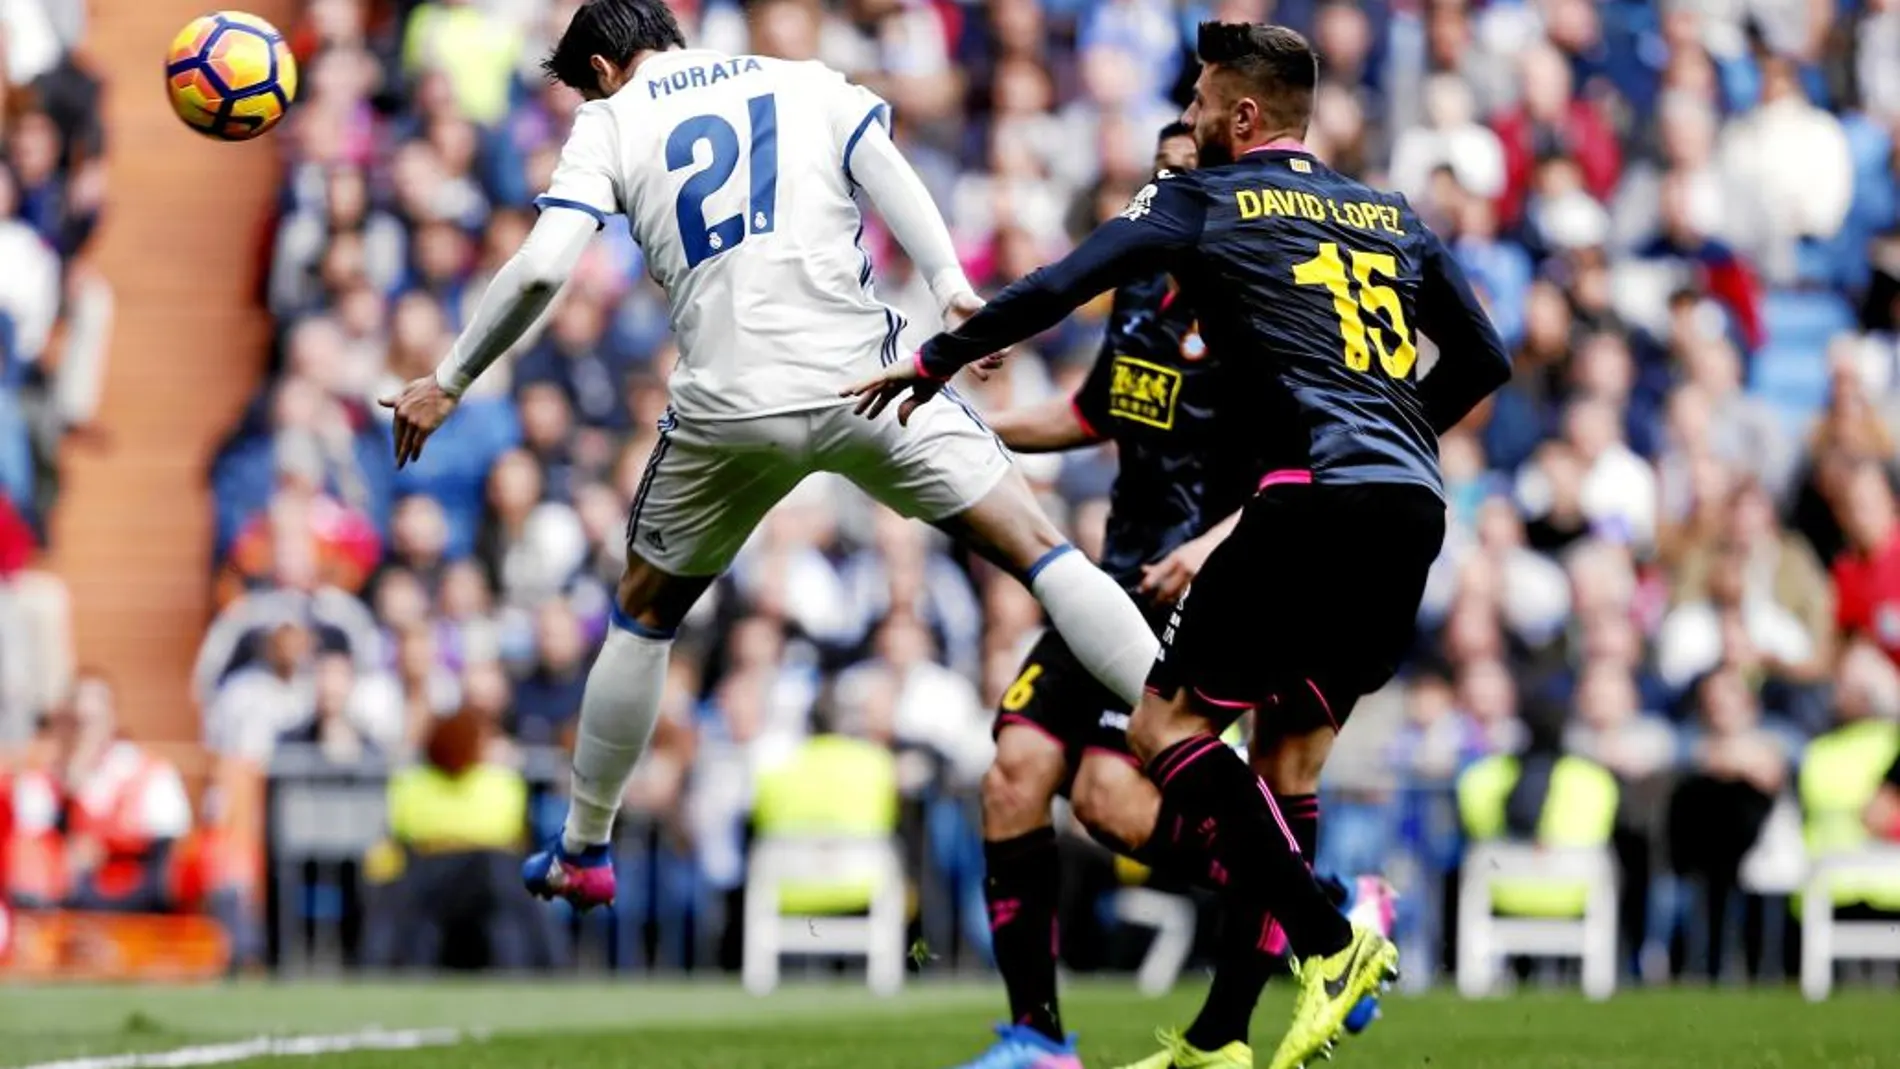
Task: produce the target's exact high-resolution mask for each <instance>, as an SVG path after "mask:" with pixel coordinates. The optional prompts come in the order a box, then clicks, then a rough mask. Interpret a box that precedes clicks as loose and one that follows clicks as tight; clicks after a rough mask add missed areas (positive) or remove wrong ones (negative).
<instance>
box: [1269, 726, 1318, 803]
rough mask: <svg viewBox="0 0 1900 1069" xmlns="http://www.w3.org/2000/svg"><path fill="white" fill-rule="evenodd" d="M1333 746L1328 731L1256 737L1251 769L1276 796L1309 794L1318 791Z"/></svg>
mask: <svg viewBox="0 0 1900 1069" xmlns="http://www.w3.org/2000/svg"><path fill="white" fill-rule="evenodd" d="M1332 743H1333V732H1332V731H1331V729H1320V730H1315V731H1311V732H1300V733H1295V734H1282V735H1276V736H1272V737H1259V738H1256V739H1255V740H1254V745H1253V747H1252V748H1251V757H1252V764H1253V770H1254V772H1255V773H1256V774H1258V775H1259V777H1260V779H1261V781H1262V782H1264V783H1266V785H1267V789H1269V790H1271V791H1273V792H1274V793H1275V794H1312V793H1314V792H1316V791H1318V790H1319V777H1320V772H1321V770H1322V769H1324V768H1325V767H1326V758H1327V756H1328V755H1329V754H1331V753H1332Z"/></svg>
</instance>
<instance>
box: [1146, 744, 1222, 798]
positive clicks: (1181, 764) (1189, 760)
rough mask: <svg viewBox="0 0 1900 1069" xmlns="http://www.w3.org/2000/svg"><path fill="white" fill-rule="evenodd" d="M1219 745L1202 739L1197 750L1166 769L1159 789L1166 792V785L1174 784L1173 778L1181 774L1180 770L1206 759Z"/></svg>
mask: <svg viewBox="0 0 1900 1069" xmlns="http://www.w3.org/2000/svg"><path fill="white" fill-rule="evenodd" d="M1220 744H1221V743H1220V740H1219V739H1216V738H1212V737H1209V738H1206V739H1204V740H1203V741H1202V742H1201V745H1200V746H1199V747H1198V748H1196V749H1195V750H1194V751H1193V752H1191V753H1189V754H1187V755H1185V756H1183V757H1182V758H1181V759H1180V760H1178V761H1176V762H1175V763H1174V766H1173V767H1172V768H1169V769H1168V774H1167V775H1166V776H1164V777H1163V778H1162V780H1161V788H1162V789H1163V790H1166V789H1167V787H1168V784H1170V783H1173V782H1174V777H1176V776H1178V775H1180V774H1181V770H1182V769H1184V768H1186V767H1187V766H1189V765H1191V764H1193V763H1194V762H1196V761H1199V760H1200V759H1201V758H1203V757H1206V756H1207V755H1208V754H1209V753H1212V752H1213V750H1214V748H1215V747H1216V746H1219V745H1220Z"/></svg>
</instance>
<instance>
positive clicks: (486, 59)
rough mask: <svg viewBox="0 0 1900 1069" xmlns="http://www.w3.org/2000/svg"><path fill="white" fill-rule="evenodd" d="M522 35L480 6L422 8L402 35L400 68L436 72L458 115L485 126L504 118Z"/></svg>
mask: <svg viewBox="0 0 1900 1069" xmlns="http://www.w3.org/2000/svg"><path fill="white" fill-rule="evenodd" d="M520 56H521V35H520V34H519V33H517V32H516V31H515V30H513V29H511V28H510V27H509V26H508V25H507V24H506V23H504V22H502V21H500V20H498V19H495V18H494V17H492V16H490V15H489V14H487V13H486V12H484V11H482V10H481V9H480V8H476V7H450V6H448V5H446V4H441V3H428V4H423V5H422V6H421V7H418V8H416V9H415V11H414V12H412V13H411V14H410V16H409V25H408V26H406V27H405V28H404V32H403V50H402V60H403V69H404V70H406V71H408V72H409V73H411V74H415V73H418V72H420V71H426V70H439V71H441V72H442V73H443V74H445V75H446V76H447V77H448V80H449V86H450V88H451V90H452V91H453V92H454V94H455V102H456V104H457V105H458V106H459V107H460V108H461V109H462V114H463V115H466V116H467V117H468V118H469V119H470V120H471V121H474V122H477V123H480V124H482V125H484V126H487V125H491V124H493V123H495V122H498V121H500V120H501V119H503V118H505V117H507V114H508V91H509V87H510V85H511V84H512V83H511V76H512V75H513V73H514V68H515V63H516V61H517V60H518V59H519V58H520Z"/></svg>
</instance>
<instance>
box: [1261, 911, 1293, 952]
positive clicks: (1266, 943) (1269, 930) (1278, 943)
mask: <svg viewBox="0 0 1900 1069" xmlns="http://www.w3.org/2000/svg"><path fill="white" fill-rule="evenodd" d="M1254 945H1255V947H1256V948H1257V949H1258V950H1259V951H1260V952H1261V953H1263V954H1273V955H1280V954H1284V953H1286V931H1285V930H1284V929H1282V928H1281V927H1280V922H1279V921H1277V920H1274V919H1273V918H1272V917H1271V916H1269V917H1267V919H1266V922H1265V923H1264V924H1262V925H1261V926H1260V942H1258V943H1256V944H1254Z"/></svg>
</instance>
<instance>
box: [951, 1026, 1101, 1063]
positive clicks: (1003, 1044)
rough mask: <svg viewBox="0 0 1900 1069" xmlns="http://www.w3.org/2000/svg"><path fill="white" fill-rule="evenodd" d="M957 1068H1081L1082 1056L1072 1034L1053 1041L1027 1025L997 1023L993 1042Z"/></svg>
mask: <svg viewBox="0 0 1900 1069" xmlns="http://www.w3.org/2000/svg"><path fill="white" fill-rule="evenodd" d="M957 1069H1082V1059H1081V1058H1079V1057H1077V1056H1076V1053H1075V1036H1074V1035H1070V1036H1068V1037H1067V1038H1066V1039H1064V1041H1063V1042H1061V1043H1057V1042H1056V1041H1055V1040H1053V1039H1050V1038H1049V1037H1048V1036H1045V1035H1043V1034H1042V1033H1041V1032H1038V1031H1036V1030H1035V1029H1033V1028H1030V1027H1029V1026H1027V1025H1020V1024H999V1025H997V1026H996V1042H995V1043H992V1044H990V1048H989V1049H988V1050H986V1051H984V1052H983V1053H982V1054H979V1055H977V1056H976V1059H975V1060H974V1061H969V1062H965V1063H964V1064H962V1065H960V1066H957Z"/></svg>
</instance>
